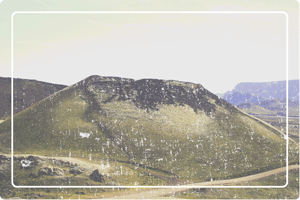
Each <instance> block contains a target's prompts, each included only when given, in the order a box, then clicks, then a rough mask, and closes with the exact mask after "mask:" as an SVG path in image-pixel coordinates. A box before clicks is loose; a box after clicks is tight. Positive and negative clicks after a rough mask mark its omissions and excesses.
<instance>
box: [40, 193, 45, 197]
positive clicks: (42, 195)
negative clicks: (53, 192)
mask: <svg viewBox="0 0 300 200" xmlns="http://www.w3.org/2000/svg"><path fill="white" fill-rule="evenodd" d="M38 196H39V197H44V196H46V195H44V194H42V193H39V194H38Z"/></svg>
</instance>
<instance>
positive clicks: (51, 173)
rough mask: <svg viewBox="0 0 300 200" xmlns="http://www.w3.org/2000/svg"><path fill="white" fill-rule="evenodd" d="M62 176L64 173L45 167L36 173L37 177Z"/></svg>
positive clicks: (60, 170)
mask: <svg viewBox="0 0 300 200" xmlns="http://www.w3.org/2000/svg"><path fill="white" fill-rule="evenodd" d="M44 175H45V176H63V175H64V171H63V170H62V169H60V168H57V167H56V168H53V167H52V166H47V167H44V168H41V169H40V170H39V172H38V176H44Z"/></svg>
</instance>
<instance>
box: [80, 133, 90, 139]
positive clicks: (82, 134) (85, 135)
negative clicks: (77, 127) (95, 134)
mask: <svg viewBox="0 0 300 200" xmlns="http://www.w3.org/2000/svg"><path fill="white" fill-rule="evenodd" d="M79 135H80V136H81V137H82V138H89V137H90V135H91V134H90V133H80V134H79Z"/></svg>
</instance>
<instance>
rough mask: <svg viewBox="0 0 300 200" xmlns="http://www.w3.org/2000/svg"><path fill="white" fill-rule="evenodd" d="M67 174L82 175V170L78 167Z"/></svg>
mask: <svg viewBox="0 0 300 200" xmlns="http://www.w3.org/2000/svg"><path fill="white" fill-rule="evenodd" d="M69 173H70V174H73V175H74V176H76V175H78V174H82V170H81V169H80V168H79V167H73V168H71V169H70V170H69Z"/></svg>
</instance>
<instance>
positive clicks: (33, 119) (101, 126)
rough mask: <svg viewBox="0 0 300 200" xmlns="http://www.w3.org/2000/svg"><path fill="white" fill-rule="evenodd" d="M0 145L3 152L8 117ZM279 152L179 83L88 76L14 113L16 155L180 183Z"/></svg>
mask: <svg viewBox="0 0 300 200" xmlns="http://www.w3.org/2000/svg"><path fill="white" fill-rule="evenodd" d="M0 144H1V150H2V152H7V153H8V152H10V120H7V121H5V122H3V123H1V124H0ZM285 149H286V143H285V139H283V135H282V133H281V132H279V131H278V130H276V129H274V128H273V127H271V126H269V125H267V124H265V123H263V122H261V121H259V120H258V119H254V118H252V117H250V116H248V115H247V114H245V113H243V112H241V111H240V110H238V109H237V108H235V107H234V106H232V105H231V104H229V103H227V102H226V101H224V100H222V99H219V98H218V97H217V96H215V95H214V94H212V93H210V92H209V91H207V90H206V89H205V88H203V87H202V86H201V85H199V84H193V83H185V82H179V81H164V80H155V79H144V80H138V81H135V80H132V79H122V78H116V77H100V76H91V77H89V78H87V79H85V80H83V81H81V82H79V83H77V84H75V85H73V86H70V87H68V88H65V89H63V90H62V91H60V92H58V93H55V94H54V95H51V96H50V97H48V98H46V99H44V100H43V101H41V102H39V103H37V104H35V105H33V106H31V107H29V108H27V109H25V110H23V111H22V112H20V113H19V114H17V115H16V116H14V153H16V154H17V153H20V154H24V153H28V154H36V155H46V156H57V157H59V156H70V157H77V158H79V157H81V158H82V157H83V158H88V157H91V158H93V159H98V160H106V161H112V162H114V163H115V164H116V165H123V166H124V167H128V168H134V169H138V167H140V168H141V170H144V174H147V173H146V172H145V170H150V171H151V172H152V173H153V174H155V175H154V176H156V177H160V178H161V179H163V177H168V178H169V180H171V179H176V180H177V183H180V184H184V183H189V182H199V181H204V180H212V179H228V178H233V177H240V176H245V175H249V174H254V173H257V172H261V171H266V170H268V169H274V168H277V167H281V166H285V155H286V154H285V153H286V152H285ZM295 159H297V158H293V157H291V159H290V162H296V160H295ZM148 174H149V173H148ZM120 178H121V177H120ZM123 178H124V177H123ZM140 184H145V183H140Z"/></svg>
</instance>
